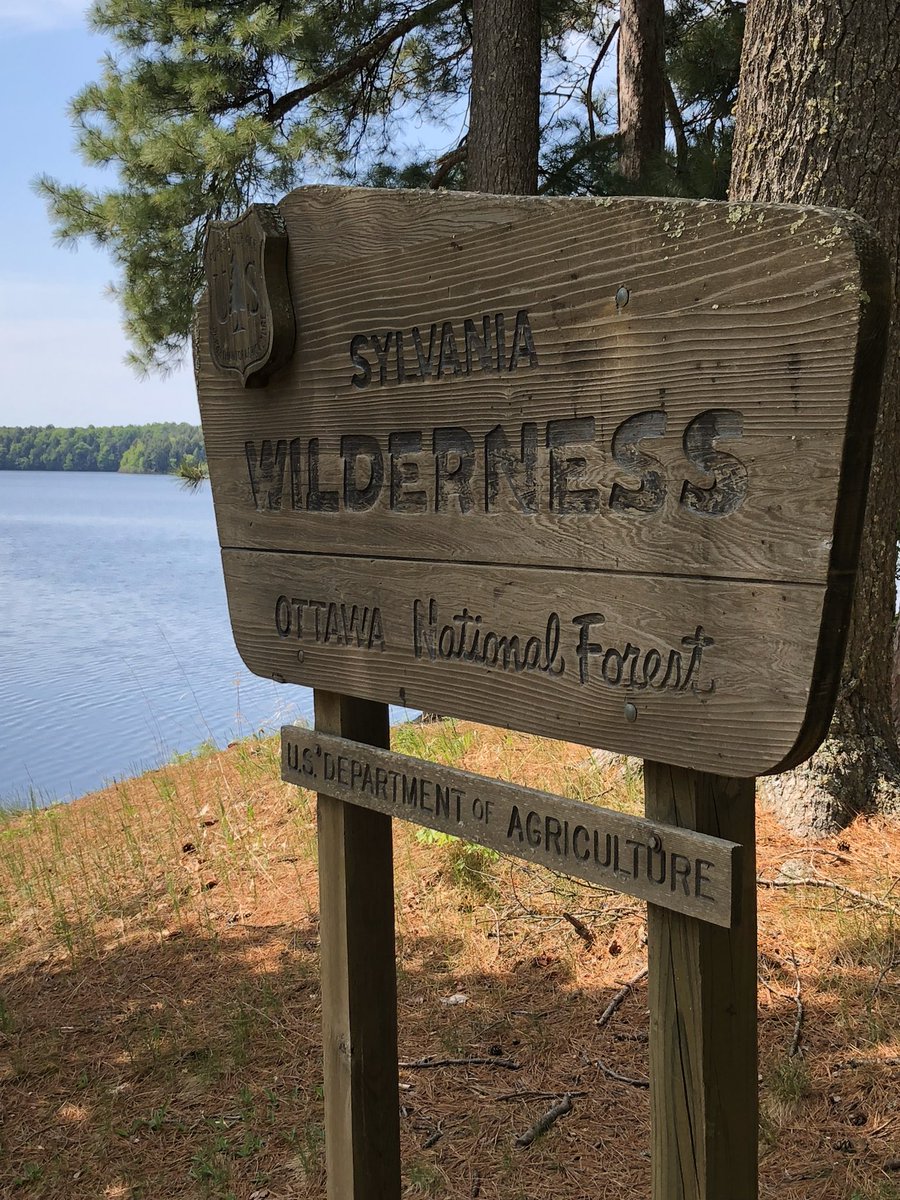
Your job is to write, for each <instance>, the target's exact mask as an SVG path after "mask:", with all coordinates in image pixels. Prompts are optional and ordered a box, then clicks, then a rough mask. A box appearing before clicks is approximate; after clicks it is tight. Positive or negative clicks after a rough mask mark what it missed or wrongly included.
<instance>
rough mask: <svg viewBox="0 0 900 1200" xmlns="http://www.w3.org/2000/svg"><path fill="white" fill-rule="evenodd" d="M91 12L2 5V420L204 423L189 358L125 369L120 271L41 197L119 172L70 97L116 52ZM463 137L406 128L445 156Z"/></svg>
mask: <svg viewBox="0 0 900 1200" xmlns="http://www.w3.org/2000/svg"><path fill="white" fill-rule="evenodd" d="M86 8H87V0H0V113H2V115H3V118H4V119H3V121H2V125H0V196H2V210H0V211H2V217H3V220H2V222H0V425H59V426H66V425H91V424H93V425H118V424H122V425H125V424H132V423H143V422H148V421H190V422H192V423H198V422H199V413H198V409H197V400H196V395H195V391H194V381H193V375H192V372H191V369H190V364H189V362H187V363H185V365H184V366H183V367H182V368H181V369H179V370H176V371H175V372H173V373H172V374H170V375H169V376H167V377H165V378H161V377H159V376H156V375H154V376H150V377H149V378H141V377H140V376H138V375H137V374H136V373H135V371H134V369H133V368H131V367H129V366H128V365H127V364H126V363H125V361H124V359H125V355H126V353H127V351H128V344H127V342H126V339H125V335H124V333H123V331H122V328H121V317H120V313H119V310H118V308H117V305H116V302H115V300H114V299H113V298H112V297H111V296H110V295H109V294H108V288H109V285H110V283H113V282H115V279H116V269H115V266H114V264H113V263H112V261H111V260H110V258H109V256H108V255H107V254H106V253H104V252H103V251H102V250H99V249H96V248H94V247H92V246H90V245H89V244H88V243H86V242H83V243H80V244H79V245H78V247H77V248H75V249H73V248H71V247H68V246H59V245H57V244H56V243H55V242H54V238H53V229H52V226H51V224H50V220H49V218H48V216H47V211H46V206H45V204H44V201H43V200H41V199H40V198H39V197H38V196H37V195H36V194H35V192H34V188H33V182H34V180H35V178H36V177H37V176H38V175H41V174H47V175H50V176H51V177H53V178H55V179H58V180H59V181H60V182H62V183H89V184H92V185H94V186H99V187H104V186H112V185H114V183H115V174H114V172H113V171H100V170H97V169H95V168H89V167H87V166H85V164H84V163H82V161H81V159H80V158H79V157H78V155H77V154H76V153H75V151H74V149H73V145H74V131H73V128H72V124H71V121H70V118H69V115H68V104H69V101H70V100H71V98H72V97H73V96H74V95H75V94H76V93H77V92H78V91H80V89H81V88H82V87H83V86H84V85H85V84H86V83H88V82H90V81H92V80H94V79H96V78H98V77H99V71H100V68H99V62H100V59H101V58H102V56H103V54H104V53H105V52H106V51H107V50H108V48H109V46H108V43H107V42H106V40H105V39H104V38H102V37H100V36H98V35H97V34H95V33H92V32H91V31H90V30H89V28H88V25H87V21H86V19H85V11H86ZM585 45H586V47H587V48H585V47H583V46H579V47H574V46H573V47H572V48H570V53H580V54H585V53H589V54H590V56H591V57H593V53H594V52H595V50H596V48H595V47H593V46H592V44H588V43H585ZM608 59H609V60H610V61H611V62H612V63H614V62H615V56H614V54H611V55H609V56H608ZM605 69H606V68H605ZM460 119H462V117H461V118H460ZM458 135H459V131H458V130H456V131H453V132H450V131H448V130H446V129H445V130H443V131H441V130H437V129H434V130H430V129H427V128H419V129H413V128H411V129H410V130H409V136H410V139H411V140H413V141H417V142H419V144H423V143H428V144H430V145H431V148H432V149H434V148H435V147H437V148H438V149H440V150H443V149H449V148H450V147H451V146H453V145H455V144H456V140H457V138H458Z"/></svg>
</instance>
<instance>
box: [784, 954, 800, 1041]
mask: <svg viewBox="0 0 900 1200" xmlns="http://www.w3.org/2000/svg"><path fill="white" fill-rule="evenodd" d="M791 962H792V963H793V964H794V971H795V972H796V974H797V985H796V987H795V989H794V1000H795V1002H796V1004H797V1020H796V1021H795V1023H794V1036H793V1037H792V1038H791V1048H790V1050H788V1058H793V1057H794V1055H795V1054H799V1053H800V1038H801V1036H802V1034H803V1015H804V1014H803V996H802V995H801V992H800V966H799V964H798V963H797V956H796V954H794V953H793V952H792V953H791Z"/></svg>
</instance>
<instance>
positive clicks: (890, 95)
mask: <svg viewBox="0 0 900 1200" xmlns="http://www.w3.org/2000/svg"><path fill="white" fill-rule="evenodd" d="M898 81H900V0H750V4H749V9H748V14H747V28H746V34H745V40H744V51H743V62H742V69H741V87H740V101H739V104H738V110H737V127H736V136H735V148H734V161H733V166H732V175H731V197H732V199H734V200H775V201H790V202H797V203H802V204H819V205H833V206H835V207H840V208H849V209H853V210H854V211H855V212H857V213H859V215H860V216H862V217H864V218H866V219H867V220H868V221H870V222H871V223H872V224H873V225H874V226H875V228H876V229H877V230H878V233H879V235H880V237H881V239H882V242H883V243H884V246H885V248H886V249H887V251H888V254H889V256H890V259H891V263H892V265H893V271H894V275H893V281H894V286H893V292H894V306H895V308H894V311H895V319H894V323H893V326H892V331H891V338H890V342H889V347H888V355H887V367H886V372H885V380H884V387H883V392H882V402H881V413H880V417H879V423H878V431H877V435H876V437H877V441H876V449H875V460H874V463H873V467H872V481H871V487H870V491H869V504H868V510H867V514H866V526H865V533H864V537H863V545H862V553H861V557H860V570H859V578H858V582H857V589H856V597H855V602H854V610H853V617H852V622H851V628H850V638H849V642H848V647H847V657H846V659H845V662H844V671H843V676H842V680H841V693H840V699H839V701H838V707H837V711H836V713H835V717H834V721H833V723H832V727H831V731H830V734H829V738H828V740H827V741H826V743H825V745H824V746H823V747H822V749H821V750H820V751H819V752H818V753H817V755H816V756H815V757H814V758H813V759H812V760H811V761H810V763H809V764H807V765H806V767H804V768H802V769H801V770H799V771H796V772H791V773H789V774H788V775H786V776H781V777H779V778H778V779H777V780H773V781H772V788H771V795H772V798H773V800H774V802H775V805H776V809H777V810H778V811H779V813H780V814H781V815H782V817H783V818H784V819H786V820H787V821H788V823H789V824H791V825H792V826H794V827H795V828H800V829H803V828H805V829H808V830H822V829H828V828H829V827H831V828H833V827H835V826H839V825H842V824H845V823H847V822H848V821H849V820H850V819H852V817H853V816H854V815H855V814H856V813H857V812H866V811H874V810H878V809H880V810H882V811H893V812H897V811H900V803H898V798H900V754H898V749H897V740H896V734H895V732H894V729H893V722H892V719H891V664H892V661H893V653H892V650H893V647H892V625H893V618H894V604H895V564H896V559H897V530H898V524H900V522H898V514H900V325H898V322H897V320H896V313H897V301H898V299H900V169H898V158H897V130H898V128H900V83H898Z"/></svg>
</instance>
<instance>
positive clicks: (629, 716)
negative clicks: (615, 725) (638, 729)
mask: <svg viewBox="0 0 900 1200" xmlns="http://www.w3.org/2000/svg"><path fill="white" fill-rule="evenodd" d="M625 720H626V721H636V720H637V708H636V707H635V705H633V704H632V703H631V701H630V700H629V701H628V703H627V704H626V705H625Z"/></svg>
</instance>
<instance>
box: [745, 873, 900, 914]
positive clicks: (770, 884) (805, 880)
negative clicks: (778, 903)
mask: <svg viewBox="0 0 900 1200" xmlns="http://www.w3.org/2000/svg"><path fill="white" fill-rule="evenodd" d="M756 883H757V886H758V887H766V888H789V887H808V888H831V890H832V891H835V892H843V893H844V895H845V896H852V897H853V899H854V900H861V901H862V902H863V904H868V905H870V906H871V907H872V908H880V909H883V910H884V911H885V912H889V913H893V915H894V916H895V917H900V908H894V906H893V905H892V904H887V903H886V902H885V901H884V900H879V898H878V897H877V896H871V895H869V893H868V892H860V891H857V889H856V888H852V887H848V886H847V884H846V883H837V882H836V881H835V880H834V879H815V878H809V877H807V876H803V877H801V878H799V879H763V878H762V876H757V879H756Z"/></svg>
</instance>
